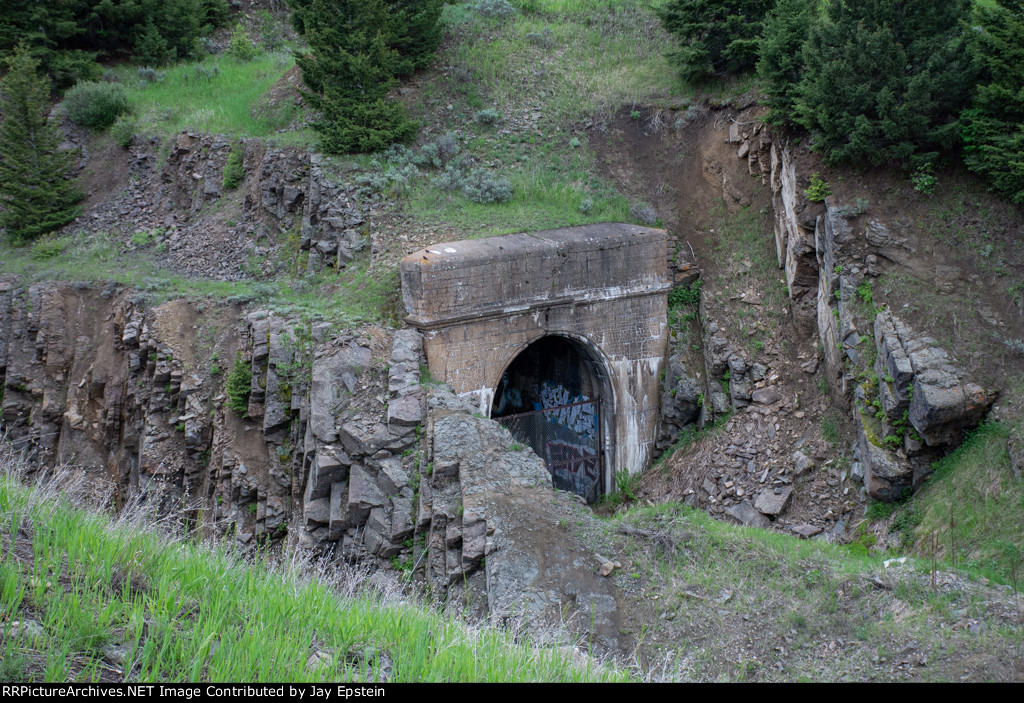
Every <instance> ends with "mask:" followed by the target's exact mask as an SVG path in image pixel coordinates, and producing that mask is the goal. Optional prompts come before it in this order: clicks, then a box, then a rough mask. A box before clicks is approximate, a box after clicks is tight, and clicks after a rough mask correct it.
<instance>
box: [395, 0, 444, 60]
mask: <svg viewBox="0 0 1024 703" xmlns="http://www.w3.org/2000/svg"><path fill="white" fill-rule="evenodd" d="M387 3H388V5H389V6H390V15H391V20H392V21H391V31H392V38H391V41H390V45H391V47H392V48H393V49H395V50H396V51H397V52H398V54H399V56H400V57H401V58H400V60H399V65H398V69H397V75H399V76H406V75H410V74H412V73H413V72H414V71H418V70H420V69H423V68H427V67H428V66H430V65H431V64H432V63H434V55H435V54H436V52H437V47H438V46H440V45H441V37H442V28H441V21H440V20H441V10H442V9H444V0H387Z"/></svg>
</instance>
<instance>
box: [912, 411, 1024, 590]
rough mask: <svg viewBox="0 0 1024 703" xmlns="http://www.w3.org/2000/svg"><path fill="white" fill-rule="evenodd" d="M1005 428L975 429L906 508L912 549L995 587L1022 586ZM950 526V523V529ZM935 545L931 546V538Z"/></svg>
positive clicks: (1020, 526)
mask: <svg viewBox="0 0 1024 703" xmlns="http://www.w3.org/2000/svg"><path fill="white" fill-rule="evenodd" d="M1009 433H1010V427H1009V426H1008V425H1005V424H1000V423H989V424H986V425H982V426H981V427H979V428H978V429H977V430H976V431H975V432H974V433H973V434H972V435H971V436H970V437H969V438H968V439H967V440H966V441H965V442H964V443H963V444H962V445H961V446H960V447H959V448H957V450H956V451H954V452H953V453H952V454H950V455H949V456H948V457H946V458H945V459H943V460H942V461H940V462H938V463H936V464H935V473H934V475H933V476H932V477H931V478H930V479H929V480H928V482H927V483H925V484H924V486H923V487H922V488H921V490H920V491H918V493H917V494H916V495H915V496H914V497H913V499H912V500H911V502H910V505H909V507H910V508H912V509H913V510H914V511H915V512H916V513H917V514H918V515H919V519H920V524H919V525H918V526H917V527H916V529H914V531H913V540H914V543H915V550H916V552H917V553H918V554H920V555H922V556H925V555H929V554H930V553H931V551H932V550H933V548H934V545H935V544H937V546H938V554H939V556H940V558H945V559H951V560H955V562H956V564H957V565H960V566H963V567H965V568H968V569H970V570H972V571H977V572H980V573H982V574H984V575H986V576H987V577H988V578H991V579H994V580H997V581H999V582H1001V583H1010V582H1011V580H1012V574H1011V564H1012V563H1014V562H1015V563H1016V567H1017V571H1018V579H1019V583H1018V586H1019V587H1021V586H1024V521H1022V520H1021V515H1024V484H1022V483H1021V481H1020V480H1019V479H1017V478H1015V477H1014V476H1013V475H1012V473H1011V470H1010V457H1009V451H1008V447H1007V439H1008V437H1009ZM951 523H952V524H951ZM933 535H934V539H935V542H934V543H933V541H932V539H933Z"/></svg>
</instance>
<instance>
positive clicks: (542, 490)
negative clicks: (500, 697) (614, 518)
mask: <svg viewBox="0 0 1024 703" xmlns="http://www.w3.org/2000/svg"><path fill="white" fill-rule="evenodd" d="M429 405H430V412H429V430H428V436H429V437H431V443H430V446H429V458H430V460H431V465H432V466H433V472H432V473H431V474H430V475H429V476H424V477H423V482H422V483H421V486H420V488H421V496H422V502H421V512H420V520H421V521H422V520H427V519H429V520H430V523H429V524H430V528H429V532H428V536H427V545H428V547H429V551H428V555H427V557H426V564H427V577H428V579H429V580H430V582H431V584H432V585H433V588H434V592H435V593H438V594H446V595H447V598H448V599H449V600H452V599H453V597H454V596H459V597H460V598H465V599H467V600H468V601H469V603H470V608H471V609H473V608H476V609H477V610H478V611H480V612H489V613H490V616H491V618H492V620H493V621H495V622H504V621H506V620H507V619H517V618H519V617H523V616H525V617H526V619H527V621H528V622H530V623H531V624H534V625H539V624H544V625H546V626H549V627H552V628H561V627H564V626H565V625H566V622H567V621H571V620H573V618H572V617H571V616H573V615H574V613H573V612H564V611H565V609H566V607H567V606H570V607H571V608H572V610H576V609H578V610H579V612H580V614H581V616H582V618H583V621H582V623H579V624H583V626H584V627H585V629H586V631H587V633H588V634H589V635H590V636H593V637H596V638H597V640H598V641H599V642H600V643H601V644H602V645H604V646H606V647H609V648H615V647H617V645H618V639H619V634H620V631H621V628H622V626H623V623H622V619H621V611H620V607H619V598H620V594H619V592H618V591H617V589H616V587H615V585H614V582H613V581H611V580H608V579H605V578H604V577H603V576H601V575H599V573H598V566H600V565H601V563H602V561H604V560H603V559H600V558H598V557H597V555H596V554H594V553H593V552H591V550H590V547H589V546H588V545H586V544H584V543H583V542H581V541H580V539H579V538H578V537H577V536H576V535H575V534H574V533H573V531H572V530H570V529H568V528H567V527H566V525H585V524H586V523H587V522H588V521H593V520H594V519H595V518H594V517H593V516H592V515H591V514H590V512H589V510H588V509H587V508H586V507H585V504H584V501H583V499H582V498H580V497H579V496H575V495H573V494H571V493H566V492H561V491H554V492H553V491H552V489H551V477H550V475H549V474H548V471H547V469H546V468H545V465H544V462H543V460H541V459H540V458H539V457H538V456H537V455H535V454H534V453H533V452H532V451H530V450H529V449H518V450H517V449H515V448H514V447H515V446H516V444H515V442H514V440H513V438H512V435H511V434H509V432H508V430H506V429H505V428H503V427H501V426H500V425H498V424H497V423H496V422H493V421H491V420H486V419H484V418H480V417H475V416H474V415H473V411H474V410H475V408H474V407H473V406H471V405H469V404H468V403H467V402H466V401H465V400H464V399H460V398H456V397H454V396H453V395H452V394H451V393H450V392H449V391H447V390H442V389H438V390H435V391H434V392H432V394H431V397H430V400H429ZM485 557H486V559H485ZM570 604H571V605H570Z"/></svg>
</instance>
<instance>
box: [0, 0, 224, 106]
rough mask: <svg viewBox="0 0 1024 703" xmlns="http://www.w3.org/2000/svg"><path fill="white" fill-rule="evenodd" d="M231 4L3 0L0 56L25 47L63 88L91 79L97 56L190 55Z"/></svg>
mask: <svg viewBox="0 0 1024 703" xmlns="http://www.w3.org/2000/svg"><path fill="white" fill-rule="evenodd" d="M229 9H230V8H229V4H228V0H46V1H45V2H41V1H40V0H4V9H3V12H2V13H0V60H4V59H7V58H9V57H11V56H12V55H13V54H14V52H15V50H16V47H18V46H19V45H25V46H27V47H28V48H29V50H30V52H31V54H32V56H33V58H35V59H36V60H37V61H39V62H40V64H41V65H42V67H43V70H45V71H46V73H48V74H49V75H50V76H52V77H53V80H54V81H55V83H56V85H57V87H58V88H66V87H67V86H69V85H71V84H72V83H74V82H75V81H76V80H79V79H82V78H90V77H95V76H96V74H97V73H98V72H99V64H98V63H97V62H98V61H102V60H107V59H112V58H119V57H124V56H133V57H135V58H136V60H138V61H139V62H141V63H146V64H150V65H159V64H164V63H167V62H169V61H173V60H175V59H184V58H190V57H193V56H195V55H196V54H197V53H198V51H199V48H200V46H199V43H200V40H201V39H202V37H203V36H205V35H207V34H208V33H209V32H210V31H212V30H213V29H214V28H216V27H219V26H221V25H223V24H224V23H225V22H227V20H228V13H229Z"/></svg>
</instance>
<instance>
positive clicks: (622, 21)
mask: <svg viewBox="0 0 1024 703" xmlns="http://www.w3.org/2000/svg"><path fill="white" fill-rule="evenodd" d="M652 4H653V3H652V2H650V0H634V1H632V2H630V1H620V2H602V3H582V2H567V1H566V0H549V1H545V0H538V2H536V3H533V5H535V6H536V8H537V9H538V12H537V13H523V12H519V13H517V14H515V15H514V16H512V17H510V18H508V19H504V20H502V21H500V22H498V21H494V20H487V19H484V18H481V17H479V16H477V15H476V14H475V13H473V12H472V11H470V10H468V9H467V6H466V5H456V6H449V7H447V8H446V10H445V14H444V19H445V22H446V24H447V25H448V31H449V32H450V33H452V34H454V35H455V37H456V39H457V40H458V41H457V42H456V43H455V44H454V46H453V47H452V49H451V51H450V54H449V55H447V56H443V57H442V60H443V61H445V62H447V63H451V64H453V65H456V66H461V67H463V68H464V69H465V70H467V71H469V72H470V73H471V75H472V79H471V81H467V82H466V86H464V90H465V92H466V93H467V94H468V95H469V97H470V100H469V104H470V106H474V105H476V106H477V107H485V106H486V107H490V106H492V105H493V106H495V107H496V108H497V109H498V110H499V111H502V112H505V113H508V112H510V111H513V110H522V109H526V108H532V107H533V106H534V105H535V104H536V103H537V102H538V100H537V98H538V97H541V98H542V102H543V109H544V113H545V114H544V118H545V119H547V120H551V121H553V122H557V123H567V122H573V121H577V120H582V119H588V118H593V117H595V116H610V115H611V114H612V113H614V112H615V111H616V110H618V109H619V107H620V106H622V105H627V104H636V103H644V102H648V101H650V100H651V99H652V98H654V97H655V96H667V95H674V94H676V93H678V92H679V88H680V86H679V81H678V79H677V78H676V73H675V71H674V70H673V69H672V68H671V67H670V65H669V63H668V61H667V60H666V59H665V57H664V54H663V52H664V49H665V47H667V46H668V40H667V37H666V36H665V35H664V34H663V33H662V30H661V26H660V23H659V22H658V20H657V18H656V17H655V16H654V14H653V12H652V11H651V6H652ZM528 35H531V36H528Z"/></svg>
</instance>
